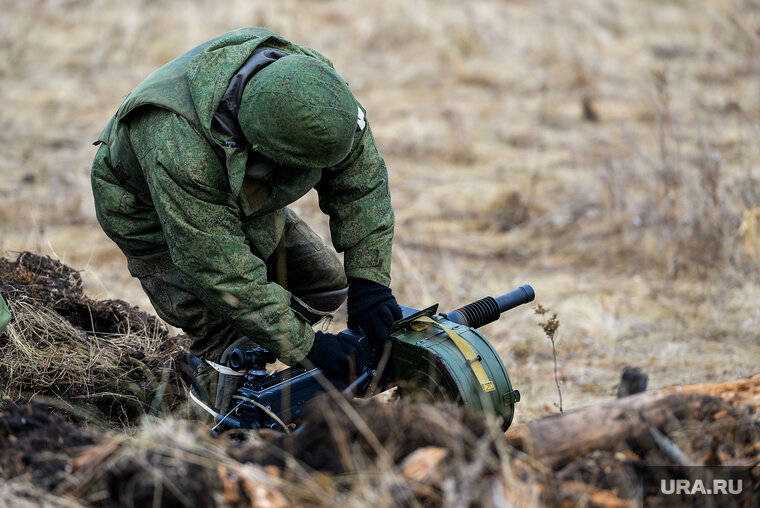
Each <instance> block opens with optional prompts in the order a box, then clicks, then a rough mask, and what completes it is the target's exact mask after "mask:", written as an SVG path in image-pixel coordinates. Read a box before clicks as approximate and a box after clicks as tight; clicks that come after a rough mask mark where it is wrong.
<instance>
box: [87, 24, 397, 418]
mask: <svg viewBox="0 0 760 508" xmlns="http://www.w3.org/2000/svg"><path fill="white" fill-rule="evenodd" d="M95 144H96V145H99V148H98V152H97V155H96V156H95V161H94V163H93V166H92V188H93V194H94V198H95V205H96V212H97V217H98V221H99V222H100V224H101V226H102V227H103V229H104V231H105V232H106V234H107V235H108V236H109V237H110V238H111V239H112V240H113V241H114V242H116V244H117V245H118V246H119V248H120V249H121V250H122V251H123V252H124V254H125V255H126V257H127V265H128V268H129V271H130V273H131V274H132V276H134V277H136V278H138V279H139V280H140V282H141V284H142V287H143V289H144V290H145V292H146V293H147V295H148V297H149V298H150V300H151V302H152V304H153V306H154V307H155V309H156V312H157V313H158V314H159V316H161V318H163V319H164V320H165V321H166V322H168V323H169V324H171V325H173V326H177V327H180V328H182V329H183V330H184V331H185V332H186V333H187V334H188V335H189V336H190V337H191V339H192V345H191V353H193V354H195V355H198V356H201V357H202V358H203V359H204V360H205V361H204V363H202V364H201V366H200V367H199V368H198V370H197V371H196V373H195V376H194V379H193V388H192V390H191V396H192V398H193V399H194V400H196V401H198V402H200V403H201V405H203V406H205V408H206V409H207V410H209V411H210V412H212V413H214V412H221V411H224V410H226V409H227V406H228V405H229V402H230V397H231V395H232V392H233V391H234V389H235V388H236V379H238V378H236V377H234V376H232V375H230V374H232V373H231V372H230V371H229V370H228V369H226V368H225V366H224V364H225V362H226V359H227V356H228V355H229V353H230V352H231V351H232V349H234V348H235V347H241V346H242V347H252V346H254V345H255V344H258V345H260V346H262V347H264V348H266V349H267V350H269V351H270V352H272V353H273V354H274V355H275V356H276V357H277V358H278V359H279V360H281V361H282V362H284V363H286V364H288V365H293V364H296V363H299V362H303V361H309V362H311V363H312V364H314V365H316V366H318V367H321V368H323V369H325V370H326V371H328V372H329V373H330V374H332V375H345V374H346V373H347V370H348V368H349V357H350V355H351V354H353V353H355V349H356V345H355V344H354V343H348V342H346V341H343V340H342V339H340V338H338V337H337V336H335V335H331V334H328V333H322V332H316V333H315V332H314V331H313V329H312V327H311V324H313V323H314V322H315V321H316V320H317V319H319V318H320V317H321V316H322V315H325V314H330V313H332V312H334V311H335V310H337V308H338V307H340V305H341V304H342V303H343V301H344V300H345V299H346V296H347V298H348V317H349V326H352V327H361V329H362V330H363V331H364V332H365V334H366V335H367V336H368V337H369V338H370V339H371V341H373V342H374V343H375V344H381V343H383V342H384V341H385V340H387V339H388V329H389V327H390V325H391V324H392V322H393V321H395V320H396V319H398V318H400V316H401V310H400V308H399V306H398V304H397V303H396V300H395V298H394V297H393V295H392V293H391V290H390V289H389V287H388V286H389V284H390V262H391V261H390V260H391V243H392V238H393V225H394V217H393V209H392V207H391V201H390V193H389V190H388V177H387V172H386V168H385V163H384V162H383V159H382V157H381V156H380V155H379V154H378V152H377V149H376V147H375V143H374V139H373V137H372V132H371V130H370V127H369V123H368V122H367V119H366V117H365V111H364V109H363V108H362V106H361V105H360V104H359V103H358V102H357V101H356V100H355V99H354V97H353V95H352V93H351V91H350V90H349V88H348V85H347V84H346V83H345V82H344V81H343V79H341V77H340V76H339V75H338V74H337V73H336V72H335V70H334V69H333V67H332V64H331V63H330V61H329V60H327V59H326V58H325V57H324V56H322V55H321V54H319V53H318V52H316V51H314V50H312V49H310V48H307V47H304V46H301V45H298V44H294V43H292V42H289V41H287V40H285V39H283V38H281V37H280V36H278V35H276V34H274V33H272V32H270V31H268V30H266V29H263V28H246V29H241V30H237V31H233V32H229V33H226V34H224V35H221V36H220V37H217V38H215V39H213V40H211V41H208V42H206V43H204V44H202V45H200V46H198V47H197V48H195V49H193V50H191V51H189V52H187V53H185V54H183V55H181V56H180V57H178V58H176V59H175V60H173V61H171V62H169V63H168V64H166V65H164V66H163V67H161V68H160V69H158V70H157V71H155V72H154V73H153V74H151V75H150V76H149V77H148V78H147V79H146V80H145V81H143V82H142V83H141V84H140V85H139V86H138V87H137V88H136V89H135V90H134V91H132V93H130V94H129V96H128V97H127V98H126V100H125V101H124V102H123V103H122V105H121V107H120V108H119V110H118V112H117V113H116V115H115V116H114V117H113V118H112V119H111V121H110V122H109V123H108V125H107V126H106V128H105V129H104V130H103V132H102V133H101V134H100V136H99V137H98V139H97V141H96V143H95ZM312 188H315V189H316V190H317V192H318V194H319V206H320V208H321V209H322V211H323V212H325V213H326V214H327V215H329V217H330V233H331V236H332V242H333V245H334V246H335V248H336V249H337V250H338V251H339V252H340V251H343V252H345V255H344V263H345V267H344V266H342V265H341V263H340V260H339V259H338V257H337V255H336V254H335V253H334V252H333V251H332V250H331V249H329V248H328V247H326V246H325V245H324V244H323V242H322V240H321V239H320V237H319V236H318V235H317V234H316V233H314V232H313V231H312V230H311V229H310V228H309V226H307V225H306V223H304V221H303V220H301V219H300V218H299V217H298V216H297V215H296V214H295V213H293V211H292V210H289V209H288V208H287V205H289V204H290V203H292V202H294V201H295V200H297V199H298V198H300V197H301V196H303V195H304V194H305V193H306V192H308V191H309V190H310V189H312ZM241 337H242V338H241Z"/></svg>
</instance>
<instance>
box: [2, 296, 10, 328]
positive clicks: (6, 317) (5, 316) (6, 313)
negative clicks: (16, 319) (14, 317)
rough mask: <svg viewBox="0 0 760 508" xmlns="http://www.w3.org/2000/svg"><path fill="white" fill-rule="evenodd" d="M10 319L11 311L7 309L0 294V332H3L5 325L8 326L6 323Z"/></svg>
mask: <svg viewBox="0 0 760 508" xmlns="http://www.w3.org/2000/svg"><path fill="white" fill-rule="evenodd" d="M10 321H11V312H10V311H9V310H8V306H7V305H6V304H5V300H3V296H2V295H0V333H3V331H5V327H6V326H8V323H10Z"/></svg>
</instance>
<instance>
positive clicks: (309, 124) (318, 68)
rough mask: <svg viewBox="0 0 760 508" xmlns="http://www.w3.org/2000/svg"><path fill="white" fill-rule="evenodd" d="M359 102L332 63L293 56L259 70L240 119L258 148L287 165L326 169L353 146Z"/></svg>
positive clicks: (246, 132)
mask: <svg viewBox="0 0 760 508" xmlns="http://www.w3.org/2000/svg"><path fill="white" fill-rule="evenodd" d="M357 116H358V105H357V103H356V99H354V96H353V94H352V93H351V91H350V90H349V88H348V85H347V84H346V82H345V81H344V80H343V79H342V78H341V77H340V76H338V73H336V72H335V70H334V69H333V68H332V67H330V66H329V65H327V64H325V63H324V62H321V61H320V60H318V59H316V58H311V57H308V56H305V55H288V56H286V57H284V58H280V59H279V60H277V61H275V62H274V63H272V64H270V65H269V66H267V67H265V68H264V69H262V70H260V71H259V72H258V73H256V75H255V76H253V78H252V79H251V81H250V83H248V86H246V87H245V91H244V93H243V100H242V102H241V105H240V112H239V113H238V118H239V120H240V126H241V127H242V130H243V132H244V133H245V137H246V139H247V140H248V142H249V143H251V145H252V147H253V149H254V150H256V151H257V152H260V153H261V154H262V155H264V156H265V157H266V158H268V159H271V160H274V161H276V162H277V163H279V164H282V165H284V166H291V167H297V168H316V169H322V168H326V167H330V166H334V165H336V164H338V163H339V162H340V161H342V160H343V159H345V158H346V156H348V154H349V152H350V151H351V148H352V146H353V140H354V133H355V131H356V130H358V126H357Z"/></svg>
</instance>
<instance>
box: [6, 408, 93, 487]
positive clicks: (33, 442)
mask: <svg viewBox="0 0 760 508" xmlns="http://www.w3.org/2000/svg"><path fill="white" fill-rule="evenodd" d="M103 439H104V435H103V434H101V433H100V432H97V431H95V430H88V429H82V428H79V427H75V426H73V425H71V424H70V423H69V422H67V421H66V420H64V419H63V418H62V417H60V416H57V415H52V414H51V413H50V408H48V407H47V406H45V405H44V404H27V405H17V404H15V403H13V402H11V401H8V400H5V401H3V404H2V412H0V477H2V478H13V477H16V476H20V475H23V474H28V475H29V476H30V479H31V481H32V482H34V484H35V485H37V486H40V487H45V488H47V489H53V488H54V487H56V486H57V485H58V484H59V483H61V482H62V481H63V479H64V478H65V476H66V475H65V472H66V466H67V464H68V461H69V459H70V458H71V457H73V456H75V455H76V454H78V453H80V452H81V451H82V448H83V447H85V446H90V445H93V444H96V443H99V442H100V441H102V440H103Z"/></svg>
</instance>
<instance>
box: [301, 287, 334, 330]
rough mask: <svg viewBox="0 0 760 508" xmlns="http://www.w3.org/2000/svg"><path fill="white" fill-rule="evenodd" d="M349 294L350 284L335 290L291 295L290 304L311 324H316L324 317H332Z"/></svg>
mask: <svg viewBox="0 0 760 508" xmlns="http://www.w3.org/2000/svg"><path fill="white" fill-rule="evenodd" d="M347 295H348V286H346V287H345V288H343V289H336V290H333V291H323V292H320V293H309V294H306V295H291V298H290V306H291V307H292V308H293V310H295V311H296V312H298V313H299V314H301V315H302V316H303V317H304V318H306V320H307V321H308V322H309V324H311V325H315V324H317V323H319V322H320V321H321V320H323V319H324V318H329V319H331V318H332V317H333V316H334V315H335V313H336V312H338V309H340V307H341V305H343V302H345V301H346V296H347Z"/></svg>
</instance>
